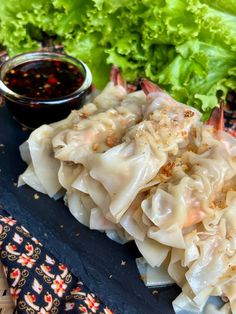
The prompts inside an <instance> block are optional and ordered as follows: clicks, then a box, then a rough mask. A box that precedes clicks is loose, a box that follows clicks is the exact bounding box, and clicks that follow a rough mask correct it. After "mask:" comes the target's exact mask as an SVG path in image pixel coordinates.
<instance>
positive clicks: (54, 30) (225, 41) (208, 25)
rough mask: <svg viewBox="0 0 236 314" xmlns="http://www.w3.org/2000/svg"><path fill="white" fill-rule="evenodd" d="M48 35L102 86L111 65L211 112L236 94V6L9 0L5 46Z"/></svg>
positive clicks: (2, 36) (1, 9)
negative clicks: (231, 93) (221, 99)
mask: <svg viewBox="0 0 236 314" xmlns="http://www.w3.org/2000/svg"><path fill="white" fill-rule="evenodd" d="M45 36H52V37H53V38H55V41H56V42H61V43H62V44H63V45H64V47H65V51H66V52H67V53H69V54H71V55H73V56H75V57H77V58H81V59H83V60H84V61H85V62H86V63H87V64H88V65H89V66H90V68H91V69H92V72H93V76H94V82H95V84H96V85H97V86H98V87H102V86H103V85H104V84H105V83H106V81H107V80H108V72H109V68H110V64H116V65H117V66H119V67H120V68H121V69H122V71H123V73H124V76H125V77H126V79H127V80H130V81H132V80H135V79H136V78H138V77H140V76H145V77H148V78H150V79H152V80H153V81H154V82H156V83H158V84H159V85H161V86H162V87H163V88H165V89H166V90H167V91H168V92H170V93H171V94H172V95H173V96H174V97H175V98H176V99H178V100H179V101H183V102H186V103H188V104H189V105H193V106H195V107H197V108H198V109H200V110H201V111H202V112H205V113H206V114H207V113H209V112H210V110H211V109H212V108H213V107H214V106H216V105H217V103H218V101H219V97H225V96H226V94H227V92H228V91H229V90H235V89H236V2H235V1H234V0H229V1H223V0H215V1H210V0H155V1H153V0H140V1H135V0H129V1H128V0H121V1H115V0H86V1H85V0H37V1H36V0H25V1H18V0H8V1H1V2H0V43H1V44H3V45H5V46H6V47H7V49H8V51H9V53H10V55H14V54H17V53H19V52H24V51H30V50H35V49H38V48H39V47H40V42H41V41H42V40H43V38H45Z"/></svg>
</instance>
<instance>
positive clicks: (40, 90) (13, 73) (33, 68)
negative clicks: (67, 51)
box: [3, 60, 84, 99]
mask: <svg viewBox="0 0 236 314" xmlns="http://www.w3.org/2000/svg"><path fill="white" fill-rule="evenodd" d="M83 81H84V76H83V74H82V73H81V71H80V69H78V67H76V66H74V65H73V64H70V63H68V62H65V61H59V60H43V61H40V60H39V61H30V62H26V63H23V64H20V65H18V66H16V67H14V68H13V69H11V70H9V71H8V72H7V73H6V74H5V77H4V81H3V82H4V84H5V85H7V87H8V88H10V89H11V90H13V91H14V92H15V93H17V94H19V95H22V96H26V97H30V98H34V99H55V98H61V97H64V96H67V95H69V94H72V93H73V92H74V91H76V90H77V89H78V88H79V87H80V86H81V85H82V84H83Z"/></svg>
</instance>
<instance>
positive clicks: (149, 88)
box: [139, 78, 162, 95]
mask: <svg viewBox="0 0 236 314" xmlns="http://www.w3.org/2000/svg"><path fill="white" fill-rule="evenodd" d="M139 83H140V85H141V88H142V90H143V91H144V93H145V94H146V95H148V94H150V93H155V92H162V89H161V88H160V87H159V86H157V85H156V84H154V83H153V82H151V81H149V80H147V79H145V78H141V79H140V80H139Z"/></svg>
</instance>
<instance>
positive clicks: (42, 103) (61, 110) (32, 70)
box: [0, 51, 92, 129]
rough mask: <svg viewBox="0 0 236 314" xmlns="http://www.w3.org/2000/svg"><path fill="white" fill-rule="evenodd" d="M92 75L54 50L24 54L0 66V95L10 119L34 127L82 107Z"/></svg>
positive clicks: (75, 61)
mask: <svg viewBox="0 0 236 314" xmlns="http://www.w3.org/2000/svg"><path fill="white" fill-rule="evenodd" d="M91 84H92V75H91V72H90V70H89V68H88V67H87V65H86V64H85V63H83V62H82V61H80V60H77V59H75V58H73V57H71V56H68V55H65V54H61V53H56V52H45V51H43V52H30V53H23V54H20V55H18V56H15V57H13V58H11V59H8V60H7V61H5V62H4V63H3V64H2V66H1V68H0V94H1V95H2V96H3V101H4V103H5V105H6V107H7V108H8V110H9V112H10V113H11V114H12V116H13V118H14V119H15V120H16V121H18V122H19V123H20V124H21V125H23V126H26V127H28V128H31V129H34V128H36V127H38V126H40V125H42V124H48V123H52V122H55V121H58V120H61V119H63V118H65V117H67V116H68V114H69V113H70V112H71V110H73V109H78V108H80V107H82V105H83V103H84V99H85V96H86V95H87V93H88V92H89V90H90V87H91Z"/></svg>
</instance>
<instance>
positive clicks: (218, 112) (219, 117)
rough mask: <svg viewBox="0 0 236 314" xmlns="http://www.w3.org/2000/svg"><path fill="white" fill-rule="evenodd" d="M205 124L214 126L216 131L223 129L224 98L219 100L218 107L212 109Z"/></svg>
mask: <svg viewBox="0 0 236 314" xmlns="http://www.w3.org/2000/svg"><path fill="white" fill-rule="evenodd" d="M207 124H209V125H212V126H214V127H215V129H216V130H218V131H224V128H225V126H224V100H221V101H220V107H215V108H214V109H213V110H212V112H211V116H210V118H209V119H208V121H207Z"/></svg>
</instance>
